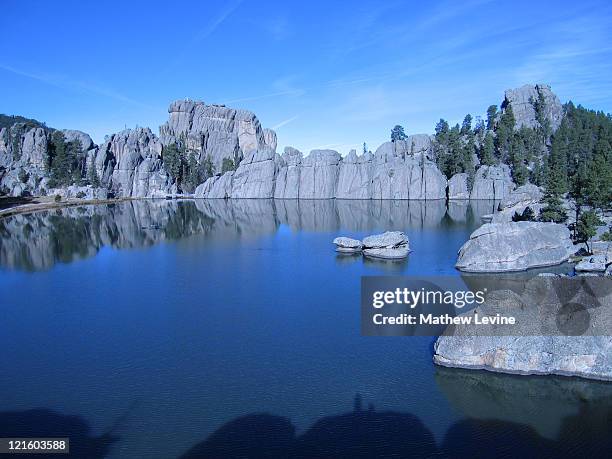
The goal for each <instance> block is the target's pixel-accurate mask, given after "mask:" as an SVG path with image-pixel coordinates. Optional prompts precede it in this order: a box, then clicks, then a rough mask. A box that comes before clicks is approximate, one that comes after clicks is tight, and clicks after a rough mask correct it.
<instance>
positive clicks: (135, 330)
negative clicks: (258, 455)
mask: <svg viewBox="0 0 612 459" xmlns="http://www.w3.org/2000/svg"><path fill="white" fill-rule="evenodd" d="M494 207H495V203H493V202H486V201H480V202H476V203H465V202H456V203H450V204H449V206H448V208H447V204H446V203H445V202H443V201H433V202H427V203H425V202H415V201H413V202H407V201H335V200H330V201H299V202H298V201H268V200H237V201H222V200H214V201H203V200H199V201H133V202H124V203H120V204H114V205H105V206H88V207H77V208H67V209H61V210H54V211H49V212H40V213H35V214H31V215H21V216H15V217H11V218H8V219H3V220H0V307H1V311H0V314H1V316H0V317H1V320H0V349H2V352H1V354H0V355H1V357H0V361H1V364H2V365H1V370H0V371H1V373H0V394H1V395H0V437H1V436H5V437H6V436H10V435H9V434H11V433H12V432H13V431H14V430H15V429H17V427H16V426H18V427H19V428H20V429H21V430H20V432H22V431H23V429H28V428H30V430H31V432H32V435H38V436H41V433H39V432H40V429H41V426H45V428H48V429H47V430H48V431H50V432H52V431H53V428H56V429H58V427H57V426H58V425H60V426H62V425H65V428H64V431H68V432H70V433H71V434H70V435H69V436H71V448H72V447H73V445H74V447H75V448H78V447H79V446H80V447H81V451H84V452H82V454H83V455H84V456H86V457H96V456H103V455H105V454H106V455H108V457H116V458H119V457H142V458H144V457H147V458H148V457H156V458H171V457H178V456H181V455H182V454H185V453H187V452H188V451H189V450H190V449H191V448H193V447H194V446H196V445H198V444H200V447H201V448H203V449H202V450H201V451H205V452H206V451H207V452H208V454H209V455H212V456H214V455H215V454H213V453H214V451H223V448H226V447H227V448H235V447H237V446H236V445H241V444H245V445H246V446H245V448H248V447H249V445H248V443H249V441H250V442H254V440H253V439H254V438H255V439H256V440H257V441H255V443H257V444H255V445H251V446H252V447H253V448H258V447H259V448H267V447H268V446H267V445H266V444H263V443H265V441H268V440H267V439H269V438H277V439H278V442H279V444H281V446H279V445H272V446H270V448H272V447H279V448H280V447H282V445H283V444H284V443H283V442H285V443H287V442H293V443H292V444H294V443H295V444H299V447H298V449H299V451H302V452H303V454H304V455H306V456H312V455H318V456H325V455H331V454H336V453H338V451H339V450H338V449H336V448H337V445H338V444H341V445H342V447H343V448H345V449H343V450H342V451H351V454H350V456H358V455H359V454H366V453H367V452H369V453H370V454H371V452H372V448H376V450H377V451H381V452H385V451H387V452H393V451H407V450H410V451H413V452H416V451H420V452H421V453H423V454H425V453H427V454H429V453H432V454H433V453H434V452H435V451H440V450H444V448H446V451H453V452H454V453H456V454H454V455H456V456H460V455H465V456H471V455H472V454H473V453H474V451H476V450H478V451H480V453H481V455H482V454H484V455H485V456H486V455H487V453H486V451H492V450H491V449H487V448H490V447H491V445H497V447H499V446H500V445H502V446H505V447H507V448H509V449H508V451H511V452H513V453H515V454H516V453H517V452H519V451H520V449H521V448H525V449H527V448H529V451H531V452H532V453H531V454H532V455H534V454H535V453H533V451H536V450H537V449H538V448H553V447H559V448H562V449H561V450H560V451H563V452H564V453H565V454H569V453H572V452H573V453H574V454H580V455H582V456H584V455H589V454H591V455H593V454H595V455H596V454H600V453H602V452H604V451H605V450H606V448H610V441H611V440H610V438H612V437H611V422H612V421H611V419H612V384H606V383H599V382H590V381H586V380H580V379H572V378H556V377H518V376H508V375H501V374H492V373H486V372H478V371H476V372H473V371H462V370H452V369H444V368H438V367H435V366H434V365H433V363H432V345H433V341H434V340H433V338H430V337H363V336H361V335H360V314H359V311H360V306H359V296H360V277H361V276H364V275H387V274H389V275H409V274H418V275H436V274H445V275H448V274H451V275H457V276H458V275H459V273H458V272H457V271H456V270H455V269H454V263H455V261H456V254H457V250H458V249H459V247H461V245H462V244H463V243H464V242H465V241H466V239H467V238H468V237H469V235H470V233H471V232H472V231H473V230H474V229H475V228H476V227H478V226H479V225H480V224H481V218H480V217H481V216H482V215H483V214H488V213H491V212H492V210H493V209H494ZM385 230H402V231H404V232H406V234H407V235H408V237H409V239H410V246H411V248H412V252H411V253H410V255H409V258H408V259H407V260H405V261H402V262H384V261H368V260H365V259H363V258H362V257H360V256H357V257H355V256H339V255H337V254H336V253H335V252H334V247H333V245H332V243H331V241H332V240H333V239H334V238H335V237H336V236H339V235H346V236H349V237H356V238H362V237H364V236H366V235H368V234H372V233H375V232H382V231H385ZM32 409H39V411H28V410H32ZM261 413H267V414H268V415H269V416H263V415H261ZM253 414H260V415H259V416H248V417H245V418H242V417H244V416H247V415H253ZM68 416H72V417H68ZM284 418H286V419H284ZM322 418H327V419H322ZM54 426H55V427H54ZM293 427H295V434H294V433H293V430H292V429H293ZM218 429H221V430H220V431H219V432H217V434H215V435H212V434H213V433H214V432H215V431H217V430H218ZM253 429H255V431H256V432H259V435H260V437H257V435H255V434H250V433H245V432H253ZM60 430H61V429H60ZM45 432H47V431H45ZM394 432H396V434H394ZM58 436H60V435H58ZM294 436H295V438H294ZM270 441H271V440H270ZM79 442H80V443H79ZM202 442H205V443H204V444H201V443H202ZM262 442H263V443H262ZM487 444H489V446H486V445H487ZM332 445H336V446H332ZM285 446H286V445H285ZM87 448H90V449H87ZM206 448H208V449H206ZM215 448H217V449H215ZM308 448H310V449H308ZM317 448H318V449H317ZM351 448H356V449H353V450H351ZM393 448H397V449H396V450H393ZM572 448H575V449H572ZM75 451H76V450H75ZM277 451H282V450H277ZM294 451H295V450H294ZM307 452H308V453H307ZM315 452H316V454H315ZM279 454H280V453H279ZM527 456H529V454H527V455H526V457H527Z"/></svg>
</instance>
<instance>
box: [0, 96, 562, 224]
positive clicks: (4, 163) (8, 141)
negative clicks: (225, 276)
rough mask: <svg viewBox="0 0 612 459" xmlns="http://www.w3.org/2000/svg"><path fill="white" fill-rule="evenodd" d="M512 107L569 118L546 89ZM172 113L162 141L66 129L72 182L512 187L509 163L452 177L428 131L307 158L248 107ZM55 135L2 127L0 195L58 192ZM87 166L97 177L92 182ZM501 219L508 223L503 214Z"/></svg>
mask: <svg viewBox="0 0 612 459" xmlns="http://www.w3.org/2000/svg"><path fill="white" fill-rule="evenodd" d="M506 107H512V109H513V112H514V116H515V119H516V126H517V128H520V127H521V126H527V127H531V128H535V127H538V126H539V122H540V121H542V120H543V119H545V120H546V121H547V123H548V124H549V125H550V127H551V129H552V130H553V131H554V130H555V129H556V128H557V127H558V126H559V124H560V122H561V119H562V117H563V109H562V106H561V104H560V102H559V100H558V98H557V97H556V96H555V95H554V94H553V93H552V92H551V91H550V88H549V87H548V86H545V85H535V86H529V85H527V86H523V87H521V88H518V89H514V90H508V91H506V93H505V100H504V103H503V104H502V109H506ZM168 113H169V119H168V121H167V122H166V123H164V124H163V125H162V126H160V128H159V137H158V136H156V135H155V134H154V133H153V132H152V131H151V130H150V129H148V128H136V129H127V130H125V131H121V132H118V133H115V134H113V135H111V136H108V137H107V138H106V139H105V141H104V142H103V143H102V144H101V145H99V146H97V145H95V144H94V142H93V141H92V139H91V137H90V136H89V135H87V134H86V133H84V132H81V131H76V130H63V131H61V132H62V133H63V135H64V138H65V141H66V142H73V143H74V144H78V145H79V146H80V147H79V152H78V154H77V156H78V157H77V162H78V167H77V168H76V169H77V172H78V174H77V175H79V174H80V175H79V176H78V177H77V178H76V179H75V180H72V182H71V183H72V184H74V185H82V184H83V183H87V182H91V184H92V185H93V186H94V187H98V182H99V184H100V185H101V186H102V187H104V188H106V189H107V190H108V194H109V196H111V197H112V196H115V197H165V196H167V195H175V194H194V195H195V196H197V197H202V198H269V197H274V198H277V199H330V198H337V199H402V200H403V199H409V200H435V199H446V198H447V197H448V198H449V199H452V200H460V199H471V200H502V199H504V198H506V197H507V196H509V194H510V193H511V192H512V190H513V189H514V183H513V182H512V179H511V173H510V168H509V167H508V166H507V165H504V164H502V165H499V166H481V167H479V168H478V169H476V170H475V171H474V174H473V175H474V176H473V180H472V179H468V174H466V173H461V174H456V175H455V176H453V177H451V178H450V180H447V179H446V177H445V176H444V175H443V174H442V173H441V172H440V170H439V169H438V167H437V166H436V163H435V162H434V160H435V156H436V154H435V152H434V140H435V139H434V137H433V136H430V135H427V134H415V135H410V136H407V137H406V138H405V139H404V140H397V141H395V142H385V143H383V144H382V145H380V146H379V147H378V148H377V149H376V151H375V153H373V154H372V153H371V152H367V153H364V154H363V155H360V156H358V155H357V153H356V152H355V151H354V150H353V151H351V152H350V153H349V154H348V155H347V156H346V157H342V156H341V155H340V154H339V153H338V152H336V151H334V150H313V151H311V152H310V154H308V155H307V156H305V157H304V155H302V153H301V152H299V151H298V150H296V149H293V148H291V147H287V148H286V149H285V152H284V153H283V154H282V156H279V155H277V154H276V148H277V138H276V133H275V132H274V131H273V130H271V129H265V128H263V127H262V126H261V123H260V121H259V120H258V118H257V117H256V116H255V114H254V113H252V112H250V111H248V110H240V109H234V108H230V107H226V106H224V105H214V104H213V105H207V104H205V103H204V102H201V101H194V100H189V99H185V100H178V101H175V102H173V103H171V104H170V106H169V108H168ZM538 120H540V121H538ZM542 123H544V121H542ZM545 124H546V123H545ZM53 132H54V130H53V129H50V128H48V127H46V126H45V125H44V124H42V123H38V122H36V121H35V120H30V122H27V123H24V122H16V123H15V124H14V125H10V126H9V127H5V128H3V129H2V130H1V131H0V192H2V193H5V194H9V195H12V196H21V195H28V194H31V195H44V194H46V193H47V192H48V191H49V189H50V188H52V186H53V187H55V186H56V184H54V183H53V182H54V181H55V180H51V183H50V180H49V179H50V172H49V170H48V169H49V164H48V163H49V162H50V158H51V157H52V153H50V151H51V150H50V145H51V143H50V142H51V135H52V133H53ZM171 148H176V149H175V150H174V151H176V150H180V152H181V153H180V154H182V155H183V157H182V158H181V159H180V160H178V161H179V162H180V164H179V165H178V166H168V165H167V164H165V163H164V156H165V155H164V151H166V152H169V153H167V154H168V155H171V154H173V153H171V152H172V151H173V150H172V149H171ZM174 154H176V153H174ZM170 157H171V158H172V156H170ZM167 159H168V156H166V162H167V163H168V161H167ZM191 161H195V166H193V165H191V166H189V167H190V169H189V172H190V173H191V172H192V171H195V173H194V174H192V175H189V177H190V180H189V181H186V180H185V177H184V176H185V175H187V174H186V173H185V168H186V163H187V162H191ZM169 163H170V164H174V163H173V162H172V161H170V162H169ZM476 163H477V162H476ZM190 164H191V163H190ZM177 168H178V170H180V171H181V172H177ZM90 169H91V170H95V175H96V176H97V177H96V179H95V181H94V180H90V178H89V171H90ZM230 169H233V173H229V172H228V170H230ZM230 172H232V171H230ZM74 173H75V171H74V170H71V171H70V174H69V175H74ZM221 174H222V175H221ZM211 175H213V177H210V176H211ZM471 175H472V174H470V177H471ZM205 178H207V180H205ZM67 181H69V180H66V179H63V182H62V183H65V182H67ZM200 181H204V183H198V182H200ZM472 182H473V183H472ZM198 185H199V186H198ZM66 186H67V185H66ZM194 189H196V190H197V191H195V193H194ZM520 205H522V204H520ZM516 206H519V203H517V204H516ZM517 208H518V207H517ZM514 210H515V209H513V210H512V212H513V211H514ZM510 212H511V211H510V210H509V211H508V212H507V213H508V214H509V213H510ZM498 218H499V219H502V221H505V220H507V219H508V218H507V216H506V215H505V214H502V215H500V216H499V217H498Z"/></svg>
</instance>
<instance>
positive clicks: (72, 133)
mask: <svg viewBox="0 0 612 459" xmlns="http://www.w3.org/2000/svg"><path fill="white" fill-rule="evenodd" d="M62 133H63V134H64V139H65V140H66V142H74V141H78V142H79V143H80V144H81V148H82V149H83V151H84V152H87V151H89V150H91V149H92V148H94V147H95V144H94V143H93V140H91V137H90V136H89V134H86V133H85V132H82V131H77V130H76V129H63V130H62Z"/></svg>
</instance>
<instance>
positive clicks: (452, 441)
mask: <svg viewBox="0 0 612 459" xmlns="http://www.w3.org/2000/svg"><path fill="white" fill-rule="evenodd" d="M593 411H595V412H593ZM585 420H586V422H585ZM611 455H612V410H611V409H610V407H609V406H608V405H607V404H601V403H593V404H584V406H583V408H582V409H581V410H579V412H577V413H576V414H575V415H571V416H567V417H566V418H565V419H563V422H562V428H561V429H560V431H559V435H558V437H557V438H556V439H550V438H546V437H544V436H542V435H540V434H539V433H538V432H537V430H536V429H535V428H534V427H533V426H531V425H527V424H522V423H518V422H510V421H505V420H499V419H478V418H472V419H463V420H461V421H458V422H456V423H455V424H453V425H452V426H451V427H450V428H449V429H448V430H447V432H446V434H445V435H444V438H443V439H442V441H441V443H440V444H439V445H438V444H436V441H435V439H434V436H433V434H432V433H431V432H430V431H429V430H428V429H427V427H425V425H424V424H423V423H422V422H421V421H420V419H419V418H417V417H416V416H414V415H413V414H410V413H400V412H394V411H381V412H378V411H375V410H374V407H373V406H372V405H370V408H369V409H368V410H362V408H361V398H360V396H359V395H357V396H356V398H355V408H354V410H353V411H352V412H349V413H345V414H340V415H337V416H328V417H324V418H322V419H320V420H318V421H316V422H315V423H314V425H312V427H310V428H309V429H308V430H307V431H306V432H304V433H303V434H301V435H298V436H296V434H295V427H294V426H293V425H292V424H291V422H290V421H289V420H288V419H287V418H284V417H280V416H274V415H271V414H252V415H247V416H243V417H240V418H238V419H235V420H232V421H230V422H228V423H227V424H225V425H223V426H222V427H220V428H219V429H218V430H217V431H215V432H214V433H213V434H211V435H210V436H209V437H208V438H207V439H206V440H204V441H203V442H201V443H199V444H197V445H195V446H194V447H193V448H191V449H190V450H189V451H187V452H186V453H185V454H183V455H182V456H180V458H181V459H195V458H276V457H297V458H323V457H334V458H362V457H363V458H365V457H368V458H369V457H374V458H390V457H393V458H404V457H406V458H411V457H417V458H430V457H435V458H500V457H521V458H536V457H537V458H541V457H551V458H552V457H555V458H563V457H576V458H577V457H588V456H595V457H610V456H611Z"/></svg>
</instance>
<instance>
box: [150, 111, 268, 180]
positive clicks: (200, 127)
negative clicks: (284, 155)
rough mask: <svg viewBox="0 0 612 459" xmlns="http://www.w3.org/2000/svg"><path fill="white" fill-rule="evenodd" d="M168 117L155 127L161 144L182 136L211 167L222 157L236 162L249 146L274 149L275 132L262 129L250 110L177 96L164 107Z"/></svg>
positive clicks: (189, 147) (221, 161)
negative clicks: (209, 162)
mask: <svg viewBox="0 0 612 459" xmlns="http://www.w3.org/2000/svg"><path fill="white" fill-rule="evenodd" d="M168 113H169V114H170V118H169V120H168V121H167V122H166V123H164V124H163V125H162V126H160V128H159V135H160V139H161V143H162V144H163V145H169V144H171V143H173V142H176V141H177V140H184V141H185V142H186V147H187V149H188V150H189V151H194V152H195V153H196V156H197V158H198V160H203V159H204V158H205V157H207V156H208V157H210V159H211V160H212V163H213V166H214V167H215V170H221V166H222V163H223V160H224V159H225V158H227V159H231V160H232V161H233V162H234V164H238V163H239V162H240V161H241V160H242V158H244V157H245V155H247V154H248V153H250V152H252V151H253V150H258V149H270V150H272V151H276V133H275V132H274V131H273V130H271V129H264V128H262V126H261V123H260V122H259V120H258V119H257V117H256V116H255V114H254V113H253V112H250V111H248V110H237V109H234V108H229V107H226V106H224V105H206V104H205V103H204V102H201V101H192V100H189V99H186V100H178V101H175V102H173V103H172V104H170V107H169V108H168Z"/></svg>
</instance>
